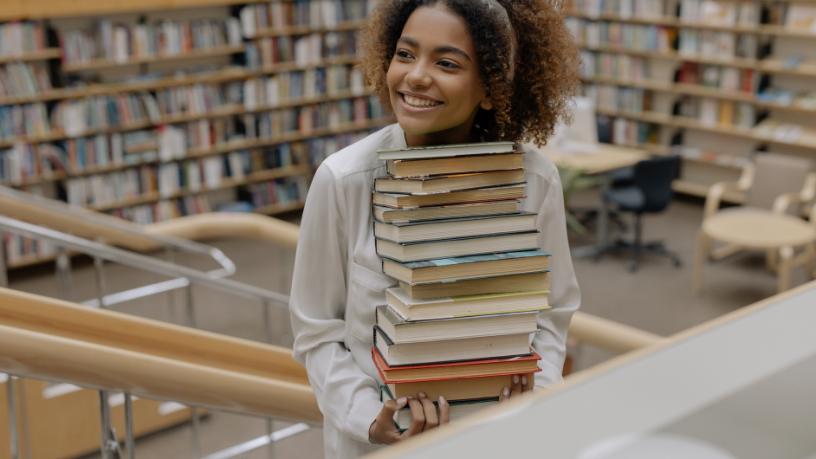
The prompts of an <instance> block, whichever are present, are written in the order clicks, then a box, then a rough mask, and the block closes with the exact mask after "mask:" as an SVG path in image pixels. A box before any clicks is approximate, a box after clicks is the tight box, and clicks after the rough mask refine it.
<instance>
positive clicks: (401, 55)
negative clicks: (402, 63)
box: [397, 50, 413, 59]
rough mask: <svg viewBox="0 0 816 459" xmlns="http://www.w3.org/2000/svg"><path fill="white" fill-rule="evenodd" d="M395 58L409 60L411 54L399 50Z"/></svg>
mask: <svg viewBox="0 0 816 459" xmlns="http://www.w3.org/2000/svg"><path fill="white" fill-rule="evenodd" d="M397 57H402V58H404V59H410V58H412V57H413V56H411V53H409V52H408V51H404V50H400V51H397Z"/></svg>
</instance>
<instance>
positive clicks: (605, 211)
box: [530, 142, 649, 258]
mask: <svg viewBox="0 0 816 459" xmlns="http://www.w3.org/2000/svg"><path fill="white" fill-rule="evenodd" d="M530 147H531V148H535V147H533V146H530ZM541 151H542V152H544V154H546V155H547V156H549V157H550V159H552V161H553V162H554V163H555V165H556V166H558V167H561V168H572V169H579V170H582V171H584V173H585V174H589V175H600V176H605V177H606V180H604V181H603V183H602V184H601V196H603V195H604V194H605V193H606V192H607V191H609V189H610V184H611V179H610V178H609V176H608V175H609V173H610V172H612V171H614V170H617V169H623V168H625V167H631V166H634V165H635V164H637V163H638V162H639V161H642V160H644V159H649V153H648V152H646V151H645V150H640V149H637V148H628V147H619V146H616V145H610V144H606V143H597V144H581V143H578V142H569V143H566V144H565V145H564V146H563V147H554V146H545V147H544V148H542V149H541ZM608 246H609V208H608V207H607V205H606V203H605V202H604V201H603V199H602V200H601V207H600V209H599V210H598V234H597V236H596V240H595V244H594V245H591V246H584V247H576V248H574V249H572V256H573V257H574V258H583V257H590V256H595V255H596V254H599V253H602V252H603V251H604V249H605V248H607V247H608Z"/></svg>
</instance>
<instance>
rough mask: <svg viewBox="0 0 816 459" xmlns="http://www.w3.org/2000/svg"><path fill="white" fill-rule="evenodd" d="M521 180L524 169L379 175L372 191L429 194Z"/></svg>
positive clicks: (519, 181)
mask: <svg viewBox="0 0 816 459" xmlns="http://www.w3.org/2000/svg"><path fill="white" fill-rule="evenodd" d="M522 182H524V169H516V170H511V171H491V172H474V173H469V174H453V175H433V176H429V177H379V178H377V179H376V180H375V181H374V191H377V192H380V193H408V194H429V193H443V192H448V191H460V190H472V189H475V188H488V187H497V186H502V185H515V184H517V183H522Z"/></svg>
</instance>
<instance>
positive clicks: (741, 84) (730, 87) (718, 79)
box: [675, 62, 760, 94]
mask: <svg viewBox="0 0 816 459" xmlns="http://www.w3.org/2000/svg"><path fill="white" fill-rule="evenodd" d="M759 80H760V76H759V72H757V71H756V70H754V69H739V68H735V67H728V66H721V65H701V64H698V63H696V62H683V63H682V64H681V65H680V68H679V69H678V70H677V72H676V74H675V81H676V82H678V83H685V84H695V85H702V86H705V87H709V88H717V89H722V90H723V91H725V92H743V93H746V94H756V92H757V89H758V88H759Z"/></svg>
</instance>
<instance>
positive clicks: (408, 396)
mask: <svg viewBox="0 0 816 459" xmlns="http://www.w3.org/2000/svg"><path fill="white" fill-rule="evenodd" d="M403 398H407V399H408V400H413V399H414V397H412V396H410V395H406V396H405V397H403Z"/></svg>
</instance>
